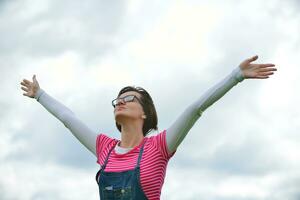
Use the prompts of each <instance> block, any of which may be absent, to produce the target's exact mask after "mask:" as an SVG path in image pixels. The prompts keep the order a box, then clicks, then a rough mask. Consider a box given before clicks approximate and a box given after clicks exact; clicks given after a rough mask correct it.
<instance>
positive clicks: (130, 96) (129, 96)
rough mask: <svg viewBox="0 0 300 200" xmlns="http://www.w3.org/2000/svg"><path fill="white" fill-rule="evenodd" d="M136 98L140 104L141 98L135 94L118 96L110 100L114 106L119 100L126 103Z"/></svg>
mask: <svg viewBox="0 0 300 200" xmlns="http://www.w3.org/2000/svg"><path fill="white" fill-rule="evenodd" d="M135 98H136V99H137V100H138V102H139V103H140V104H142V102H141V100H140V99H139V98H137V97H136V96H135V95H127V96H125V97H120V98H116V99H114V100H112V102H111V103H112V106H113V107H114V108H115V107H116V106H117V105H119V104H120V103H121V102H123V103H127V102H133V101H134V99H135Z"/></svg>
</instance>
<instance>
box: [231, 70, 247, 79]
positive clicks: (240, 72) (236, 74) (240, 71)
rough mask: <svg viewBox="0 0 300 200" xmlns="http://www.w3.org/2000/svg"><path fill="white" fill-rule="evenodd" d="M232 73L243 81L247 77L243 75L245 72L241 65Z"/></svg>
mask: <svg viewBox="0 0 300 200" xmlns="http://www.w3.org/2000/svg"><path fill="white" fill-rule="evenodd" d="M232 73H233V76H234V78H235V79H236V80H237V81H238V82H242V81H243V80H244V79H245V77H244V75H243V72H242V70H241V68H240V67H237V68H235V69H234V70H233V72H232Z"/></svg>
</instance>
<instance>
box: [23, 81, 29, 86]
mask: <svg viewBox="0 0 300 200" xmlns="http://www.w3.org/2000/svg"><path fill="white" fill-rule="evenodd" d="M21 85H24V86H29V84H26V83H24V82H21Z"/></svg>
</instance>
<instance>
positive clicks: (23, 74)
mask: <svg viewBox="0 0 300 200" xmlns="http://www.w3.org/2000/svg"><path fill="white" fill-rule="evenodd" d="M73 2H74V1H68V0H66V1H51V2H50V1H43V3H41V2H39V1H33V0H27V1H22V2H20V1H10V2H6V3H5V4H2V5H4V7H2V9H1V10H0V16H1V19H2V20H1V27H0V31H1V33H2V37H1V39H0V45H1V46H2V47H3V48H2V50H1V52H2V53H1V55H0V58H1V60H2V61H3V63H4V64H3V65H2V66H1V74H2V77H3V78H2V84H1V92H2V94H3V96H4V97H5V98H2V99H1V100H0V107H1V110H2V113H1V124H0V134H1V140H0V148H1V151H0V162H1V165H0V175H1V177H6V178H5V179H4V178H1V180H0V193H1V194H0V195H2V196H0V198H2V199H5V200H6V199H21V197H22V199H25V200H27V199H28V200H29V199H31V200H32V199H58V200H60V199H64V200H65V199H98V198H99V196H98V188H97V185H96V182H95V180H94V175H95V173H96V171H97V168H98V165H97V164H96V161H95V158H94V157H93V156H92V155H90V153H89V152H88V151H87V150H86V149H85V148H84V147H83V146H82V145H81V144H80V143H79V142H78V141H77V140H76V139H75V138H74V137H73V136H71V133H70V132H69V131H68V130H67V129H66V128H65V127H64V126H63V125H62V124H61V123H60V122H59V121H58V120H57V119H55V118H53V116H51V114H49V113H48V112H47V111H46V110H45V109H44V108H43V107H42V106H41V105H39V104H38V103H37V102H35V100H32V99H28V98H27V97H24V96H22V91H20V89H19V85H18V84H19V82H20V81H21V80H22V79H23V78H27V79H31V78H32V75H33V74H36V75H37V79H38V80H39V82H40V84H41V86H42V88H44V89H45V90H46V91H47V92H48V93H49V94H51V95H52V96H53V97H55V98H57V99H58V100H60V101H61V102H62V103H64V104H65V105H66V106H68V107H69V108H70V109H71V110H73V111H74V112H75V113H76V114H77V115H78V116H79V117H80V119H82V120H83V121H84V122H85V123H86V124H87V125H88V126H90V127H92V129H93V130H95V131H101V132H107V133H109V134H111V136H113V137H119V133H118V132H117V131H116V128H115V127H114V121H113V115H112V109H111V108H112V107H111V104H110V102H111V99H112V98H113V97H115V96H116V95H117V92H118V90H119V89H121V88H122V87H123V86H126V85H139V86H143V87H145V88H146V89H147V90H148V91H149V92H150V93H151V94H152V96H153V99H154V101H155V105H156V107H157V110H158V114H159V127H160V129H165V128H167V127H168V125H169V124H170V123H172V122H173V121H174V120H175V118H176V117H177V116H178V115H179V114H180V113H181V112H182V111H183V109H184V108H185V107H186V106H187V104H189V103H192V101H193V100H194V99H195V98H199V97H200V95H201V94H203V93H204V92H205V91H206V90H207V89H208V88H209V87H211V86H213V85H214V84H216V83H217V81H219V80H220V79H222V78H223V77H225V75H227V74H228V73H230V71H231V70H232V69H233V68H234V67H236V66H237V65H238V64H239V62H241V61H242V59H244V58H247V57H248V56H251V55H252V54H258V55H259V56H260V57H259V60H258V61H257V62H273V63H275V64H276V65H277V68H278V72H277V73H275V75H274V76H273V77H272V78H270V79H268V80H245V81H243V82H242V83H241V84H238V85H237V86H236V87H234V88H233V89H232V90H231V91H230V92H228V94H226V95H225V96H224V97H223V98H222V99H220V100H219V101H218V102H216V103H215V104H214V105H212V106H211V107H210V108H209V109H207V110H206V111H205V112H204V113H203V115H202V116H201V118H200V119H199V121H198V122H197V123H196V124H195V125H194V127H193V128H192V129H191V131H190V132H189V134H188V136H187V137H186V138H185V140H184V141H183V143H182V144H181V146H180V147H179V148H178V152H177V153H176V154H175V156H174V157H173V158H172V160H171V161H170V163H169V167H168V170H167V177H166V179H165V184H164V187H163V190H162V199H200V198H201V199H215V200H225V199H226V200H228V199H230V200H235V199H248V200H249V199H251V200H260V199H275V200H279V199H286V198H289V199H291V200H296V199H299V192H298V188H297V187H296V186H298V185H299V177H300V176H299V170H298V169H299V165H300V163H299V158H300V157H299V156H300V154H299V152H300V149H299V146H300V145H299V139H300V137H299V134H298V132H299V131H298V130H299V123H298V122H299V119H300V116H299V113H298V112H297V103H298V102H299V100H300V96H299V93H298V92H297V91H298V90H299V89H298V88H299V84H298V82H297V80H298V77H299V76H298V74H299V73H298V72H299V70H298V66H297V63H298V62H297V59H298V54H299V43H300V40H299V34H297V33H298V32H299V25H298V21H299V14H297V12H296V7H295V6H296V5H297V3H296V1H292V0H290V1H285V2H281V1H265V2H260V1H243V2H236V1H226V3H221V2H217V1H201V2H199V1H173V2H171V1H164V2H161V1H153V2H151V3H150V2H146V1H135V0H131V1H129V2H127V3H124V2H122V3H120V2H116V3H107V2H105V1H93V0H90V1H87V2H85V3H82V2H80V3H79V2H75V3H73ZM21 8H22V11H21V12H14V11H20V9H21ZM106 11H107V12H106ZM12 13H16V14H15V15H12ZM3 19H5V20H3ZM166 93H167V94H168V95H166ZM170 97H172V98H170ZM41 130H42V131H41ZM41 132H42V133H41ZM83 163H84V164H83ZM20 169H21V170H20ZM29 180H30V181H29ZM79 180H80V181H79ZM19 185H22V187H18V186H19ZM16 187H18V188H19V193H16V192H15V188H16ZM78 188H81V190H78ZM2 193H3V194H2Z"/></svg>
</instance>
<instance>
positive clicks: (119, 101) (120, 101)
mask: <svg viewBox="0 0 300 200" xmlns="http://www.w3.org/2000/svg"><path fill="white" fill-rule="evenodd" d="M121 104H123V105H124V104H125V101H124V99H119V100H118V102H117V106H119V105H121Z"/></svg>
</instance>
